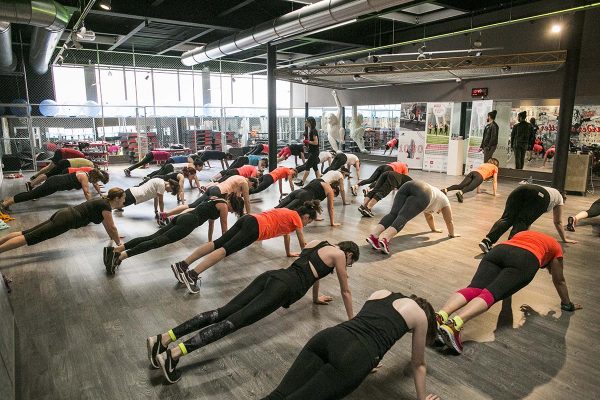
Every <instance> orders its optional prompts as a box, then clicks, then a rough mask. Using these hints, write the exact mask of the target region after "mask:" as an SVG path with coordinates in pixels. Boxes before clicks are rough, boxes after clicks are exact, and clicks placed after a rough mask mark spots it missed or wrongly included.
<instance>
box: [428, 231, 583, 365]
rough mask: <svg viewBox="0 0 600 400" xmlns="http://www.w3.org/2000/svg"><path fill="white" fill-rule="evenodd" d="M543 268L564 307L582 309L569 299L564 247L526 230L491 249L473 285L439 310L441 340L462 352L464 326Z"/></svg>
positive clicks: (528, 280)
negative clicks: (451, 316) (564, 265)
mask: <svg viewBox="0 0 600 400" xmlns="http://www.w3.org/2000/svg"><path fill="white" fill-rule="evenodd" d="M541 268H546V269H548V272H549V273H550V274H551V275H552V282H553V283H554V287H555V288H556V292H557V293H558V296H559V297H560V303H561V304H560V308H561V309H562V310H564V311H575V310H579V309H580V308H581V305H579V304H573V303H572V302H571V299H570V298H569V291H568V289H567V283H566V282H565V277H564V275H563V251H562V248H561V247H560V244H558V242H557V241H556V240H555V239H554V238H552V237H550V236H548V235H546V234H543V233H540V232H535V231H523V232H519V233H517V234H516V235H515V236H513V237H512V239H510V240H508V241H506V242H503V243H501V244H500V245H498V246H496V247H494V248H493V249H491V250H490V252H489V253H487V254H486V255H485V256H484V257H483V259H482V260H481V262H480V263H479V267H478V268H477V272H475V275H474V276H473V279H472V280H471V283H470V284H469V286H467V287H466V288H463V289H460V290H459V291H458V292H456V293H454V294H453V295H452V296H450V298H449V299H448V301H446V304H444V306H443V307H442V308H441V310H440V311H438V313H437V314H436V319H437V321H438V333H439V335H440V339H442V340H443V341H444V343H445V344H446V345H447V346H448V347H449V348H451V349H453V350H454V351H455V352H457V353H459V354H460V353H462V350H463V345H462V340H461V334H460V332H461V329H462V326H463V324H464V323H465V322H467V321H468V320H470V319H473V318H475V317H476V316H478V315H479V314H482V313H484V312H486V311H487V310H488V309H489V308H490V307H491V306H492V305H493V304H494V303H496V302H498V301H500V300H503V299H506V298H508V297H510V296H512V295H513V294H515V293H517V292H518V291H519V290H521V289H522V288H524V287H525V286H527V285H528V284H529V282H531V281H532V280H533V278H534V277H535V274H536V273H537V272H538V271H539V270H540V269H541ZM453 313H456V314H455V315H454V318H449V316H450V315H452V314H453Z"/></svg>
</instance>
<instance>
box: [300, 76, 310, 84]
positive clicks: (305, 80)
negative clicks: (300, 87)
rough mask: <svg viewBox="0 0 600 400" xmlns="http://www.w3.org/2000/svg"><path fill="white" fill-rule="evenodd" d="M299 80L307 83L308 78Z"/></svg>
mask: <svg viewBox="0 0 600 400" xmlns="http://www.w3.org/2000/svg"><path fill="white" fill-rule="evenodd" d="M300 80H301V81H302V83H308V78H306V77H304V76H303V77H302V78H301V79H300Z"/></svg>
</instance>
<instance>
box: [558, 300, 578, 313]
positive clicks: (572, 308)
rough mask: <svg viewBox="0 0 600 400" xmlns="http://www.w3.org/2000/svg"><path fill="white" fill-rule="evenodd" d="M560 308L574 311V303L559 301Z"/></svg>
mask: <svg viewBox="0 0 600 400" xmlns="http://www.w3.org/2000/svg"><path fill="white" fill-rule="evenodd" d="M560 309H561V310H564V311H575V304H573V302H570V303H567V304H565V303H560Z"/></svg>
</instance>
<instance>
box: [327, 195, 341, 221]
mask: <svg viewBox="0 0 600 400" xmlns="http://www.w3.org/2000/svg"><path fill="white" fill-rule="evenodd" d="M327 212H328V213H329V224H330V225H331V226H339V225H340V224H336V223H335V221H334V212H333V190H329V191H328V192H327Z"/></svg>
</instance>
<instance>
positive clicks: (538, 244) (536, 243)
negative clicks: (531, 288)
mask: <svg viewBox="0 0 600 400" xmlns="http://www.w3.org/2000/svg"><path fill="white" fill-rule="evenodd" d="M501 244H507V245H509V246H515V247H520V248H522V249H525V250H527V251H529V252H530V253H532V254H533V255H534V256H535V257H536V258H537V259H538V261H539V262H540V268H544V267H546V265H548V263H549V262H550V261H552V260H554V259H555V258H561V257H562V256H563V250H562V247H560V244H558V242H557V241H556V239H554V238H553V237H551V236H548V235H546V234H544V233H540V232H536V231H523V232H519V233H517V234H516V235H515V236H513V237H512V238H511V239H509V240H507V241H506V242H502V243H501Z"/></svg>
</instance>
